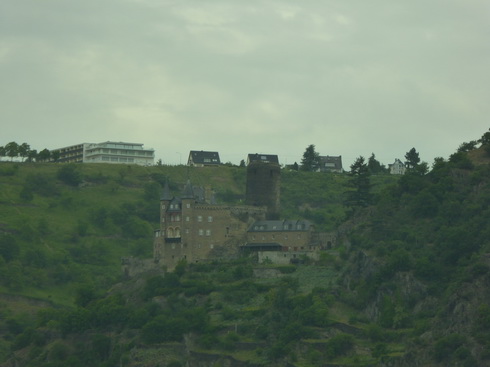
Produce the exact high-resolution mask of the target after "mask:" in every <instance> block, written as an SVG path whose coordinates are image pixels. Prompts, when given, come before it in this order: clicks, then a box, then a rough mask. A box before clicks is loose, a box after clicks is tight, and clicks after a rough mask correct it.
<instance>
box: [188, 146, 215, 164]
mask: <svg viewBox="0 0 490 367" xmlns="http://www.w3.org/2000/svg"><path fill="white" fill-rule="evenodd" d="M187 164H188V165H189V166H191V165H193V164H199V165H200V164H202V165H205V166H213V165H219V164H221V161H220V159H219V153H218V152H207V151H204V150H191V151H190V153H189V159H188V160H187Z"/></svg>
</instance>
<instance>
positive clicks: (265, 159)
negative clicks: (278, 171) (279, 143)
mask: <svg viewBox="0 0 490 367" xmlns="http://www.w3.org/2000/svg"><path fill="white" fill-rule="evenodd" d="M254 162H261V163H274V164H279V158H278V157H277V155H276V154H259V153H255V154H249V155H248V156H247V165H249V164H250V163H254Z"/></svg>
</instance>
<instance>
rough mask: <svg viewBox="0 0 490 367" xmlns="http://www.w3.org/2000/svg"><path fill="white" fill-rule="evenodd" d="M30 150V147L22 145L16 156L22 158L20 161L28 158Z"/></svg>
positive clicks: (25, 144)
mask: <svg viewBox="0 0 490 367" xmlns="http://www.w3.org/2000/svg"><path fill="white" fill-rule="evenodd" d="M30 150H31V147H30V146H29V144H27V143H22V144H21V145H19V148H18V154H19V156H20V157H22V161H23V160H24V159H25V158H27V157H28V156H29V152H30Z"/></svg>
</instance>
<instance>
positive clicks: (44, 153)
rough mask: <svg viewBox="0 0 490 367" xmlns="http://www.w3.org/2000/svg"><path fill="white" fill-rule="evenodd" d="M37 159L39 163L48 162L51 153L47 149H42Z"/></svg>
mask: <svg viewBox="0 0 490 367" xmlns="http://www.w3.org/2000/svg"><path fill="white" fill-rule="evenodd" d="M37 158H38V159H39V160H40V161H41V162H46V161H49V158H51V152H50V151H49V150H48V149H46V148H44V149H43V150H41V151H40V152H39V154H38V155H37Z"/></svg>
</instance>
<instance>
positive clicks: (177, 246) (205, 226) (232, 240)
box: [153, 182, 266, 270]
mask: <svg viewBox="0 0 490 367" xmlns="http://www.w3.org/2000/svg"><path fill="white" fill-rule="evenodd" d="M213 202H214V200H213V199H212V198H206V197H205V190H203V189H202V188H196V187H193V186H192V185H191V183H190V182H187V184H186V185H185V187H184V190H183V193H182V196H181V197H175V196H171V195H170V191H169V188H168V185H165V188H164V190H163V194H162V197H161V200H160V228H159V229H158V230H157V231H155V238H154V246H153V250H154V260H155V261H156V262H158V263H159V264H161V265H165V266H166V267H167V269H169V270H171V269H173V268H175V266H176V265H177V263H178V262H179V261H181V260H185V261H187V262H188V263H198V262H201V261H206V260H208V259H210V258H213V253H214V254H215V255H214V256H217V254H220V253H224V252H225V253H233V252H236V251H237V250H238V249H239V244H241V243H243V242H244V241H245V233H246V231H247V228H248V226H249V225H250V223H251V222H253V221H254V220H257V219H263V218H264V217H265V213H266V209H265V208H263V207H252V206H228V205H218V204H214V203H213Z"/></svg>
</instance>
